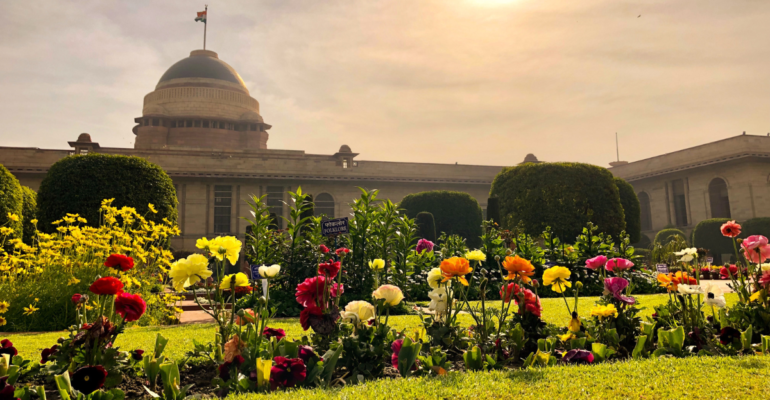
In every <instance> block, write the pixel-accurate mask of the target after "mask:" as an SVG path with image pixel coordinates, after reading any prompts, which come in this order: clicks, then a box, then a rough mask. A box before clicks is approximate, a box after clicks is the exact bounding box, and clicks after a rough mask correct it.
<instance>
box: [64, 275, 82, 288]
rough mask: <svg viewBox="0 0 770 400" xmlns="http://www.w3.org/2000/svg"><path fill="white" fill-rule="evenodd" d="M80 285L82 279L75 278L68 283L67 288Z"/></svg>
mask: <svg viewBox="0 0 770 400" xmlns="http://www.w3.org/2000/svg"><path fill="white" fill-rule="evenodd" d="M78 283H80V279H78V278H75V277H74V276H73V277H72V278H70V280H69V281H67V286H72V285H77V284H78Z"/></svg>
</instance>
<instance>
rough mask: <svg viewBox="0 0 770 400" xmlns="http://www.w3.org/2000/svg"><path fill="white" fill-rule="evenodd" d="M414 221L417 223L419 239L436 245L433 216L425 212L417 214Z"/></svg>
mask: <svg viewBox="0 0 770 400" xmlns="http://www.w3.org/2000/svg"><path fill="white" fill-rule="evenodd" d="M414 221H415V222H416V223H417V227H418V229H417V232H418V234H419V235H420V238H422V239H427V240H430V241H431V242H433V243H436V221H435V220H434V219H433V214H431V213H429V212H427V211H421V212H418V213H417V216H416V217H415V218H414Z"/></svg>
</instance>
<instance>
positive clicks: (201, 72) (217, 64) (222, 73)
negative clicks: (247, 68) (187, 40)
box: [158, 50, 248, 90]
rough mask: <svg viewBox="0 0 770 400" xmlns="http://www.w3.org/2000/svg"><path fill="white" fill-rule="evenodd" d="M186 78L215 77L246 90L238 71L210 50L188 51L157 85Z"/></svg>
mask: <svg viewBox="0 0 770 400" xmlns="http://www.w3.org/2000/svg"><path fill="white" fill-rule="evenodd" d="M188 78H203V79H216V80H220V81H226V82H230V83H234V84H236V85H238V86H240V87H241V88H243V89H244V90H248V89H246V85H245V84H244V83H243V79H241V76H240V75H238V72H236V71H235V69H233V67H231V66H230V65H228V64H227V63H226V62H224V61H222V60H220V59H219V56H218V55H217V53H215V52H213V51H210V50H195V51H193V52H191V53H190V57H187V58H183V59H182V60H180V61H178V62H177V63H176V64H174V65H172V66H171V67H170V68H169V69H168V70H166V72H165V73H164V74H163V76H161V77H160V80H159V81H158V86H161V85H162V84H164V83H170V82H171V81H173V80H176V79H184V80H188Z"/></svg>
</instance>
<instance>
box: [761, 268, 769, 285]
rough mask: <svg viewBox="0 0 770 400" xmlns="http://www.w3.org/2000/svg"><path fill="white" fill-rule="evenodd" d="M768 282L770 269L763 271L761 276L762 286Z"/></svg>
mask: <svg viewBox="0 0 770 400" xmlns="http://www.w3.org/2000/svg"><path fill="white" fill-rule="evenodd" d="M768 283H770V271H765V272H763V273H762V276H761V277H760V278H759V284H760V285H762V286H765V285H767V284H768Z"/></svg>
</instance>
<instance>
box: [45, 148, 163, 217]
mask: <svg viewBox="0 0 770 400" xmlns="http://www.w3.org/2000/svg"><path fill="white" fill-rule="evenodd" d="M113 198H114V199H115V201H114V202H113V203H112V204H113V206H115V207H123V206H129V207H134V208H136V211H137V212H138V213H139V214H141V215H144V216H145V218H147V219H148V220H152V221H155V222H161V221H162V220H163V218H167V219H168V220H169V221H171V223H172V224H175V223H176V221H177V198H176V191H175V190H174V184H173V183H172V181H171V178H169V177H168V175H166V173H165V172H164V171H163V170H162V169H161V168H160V167H159V166H158V165H156V164H153V163H151V162H149V161H147V160H145V159H143V158H139V157H127V156H119V155H108V154H96V153H92V154H88V155H74V156H68V157H65V158H63V159H61V160H59V161H58V162H56V163H55V164H53V165H52V166H51V169H50V170H49V171H48V175H46V177H45V179H43V182H42V183H41V184H40V190H39V191H38V195H37V204H38V211H37V213H38V214H37V215H38V220H39V221H40V222H39V223H38V227H39V229H40V230H41V231H44V232H51V231H53V230H54V229H55V227H54V226H53V225H51V223H52V222H54V221H56V220H58V219H61V218H62V217H64V216H65V215H66V214H67V213H72V214H79V215H80V216H81V217H83V218H85V219H86V220H87V221H88V224H89V225H91V226H96V225H98V224H99V222H100V221H99V219H100V213H99V209H100V207H101V204H102V201H103V200H105V199H113ZM149 204H153V206H155V209H156V210H157V211H158V212H157V214H156V213H152V212H151V211H150V210H149Z"/></svg>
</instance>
